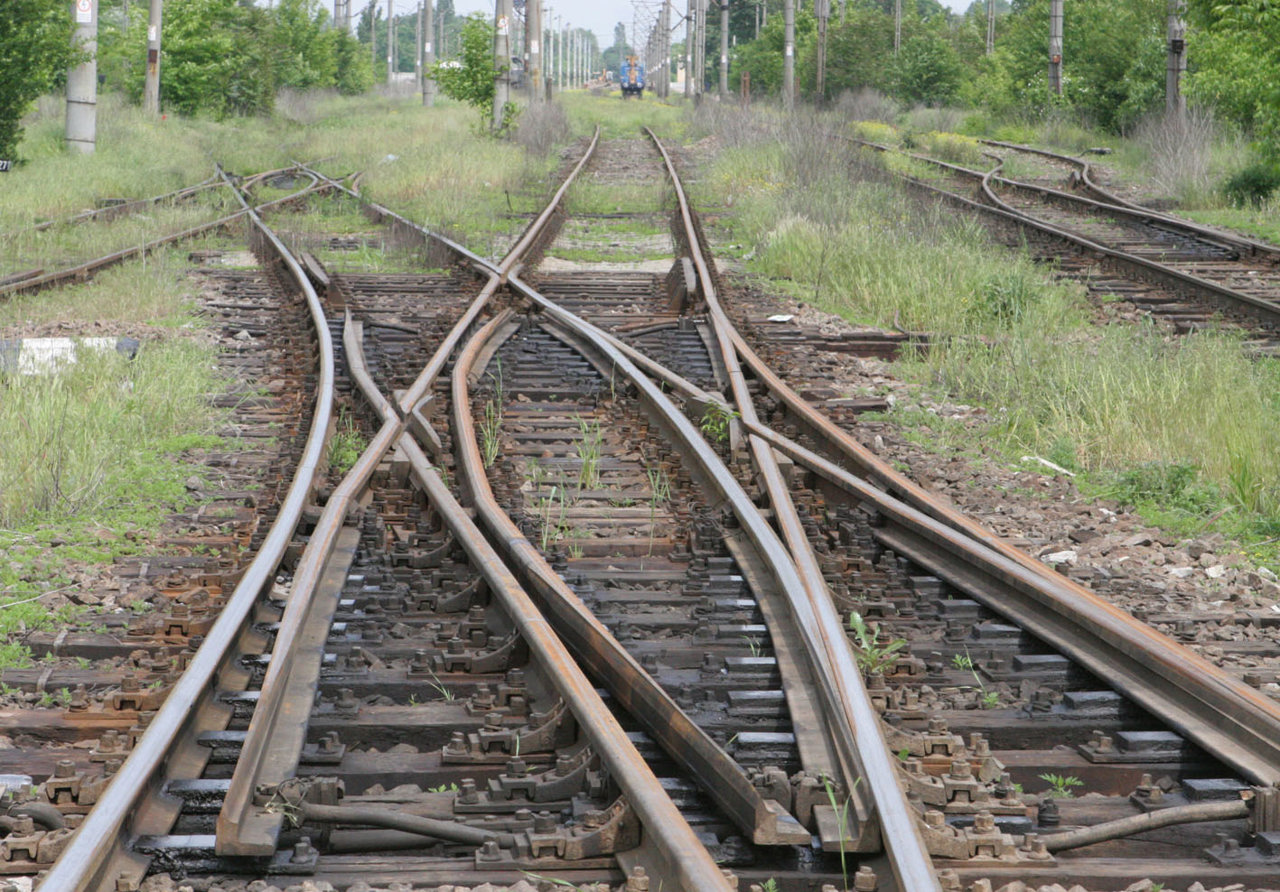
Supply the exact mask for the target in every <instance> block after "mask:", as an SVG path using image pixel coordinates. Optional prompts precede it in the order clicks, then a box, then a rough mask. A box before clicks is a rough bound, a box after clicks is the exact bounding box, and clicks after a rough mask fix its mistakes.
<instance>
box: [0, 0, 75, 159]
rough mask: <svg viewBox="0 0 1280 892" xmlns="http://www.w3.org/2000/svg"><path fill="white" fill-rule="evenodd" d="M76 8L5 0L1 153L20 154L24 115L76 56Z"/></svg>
mask: <svg viewBox="0 0 1280 892" xmlns="http://www.w3.org/2000/svg"><path fill="white" fill-rule="evenodd" d="M71 32H72V25H71V9H70V5H69V4H67V3H63V2H62V0H4V12H3V13H2V14H0V159H4V160H7V161H12V160H14V155H15V153H16V152H17V149H18V141H19V140H20V139H21V137H22V125H21V120H22V116H23V114H24V113H25V112H26V111H27V108H28V106H30V105H31V103H32V101H34V100H35V98H36V97H37V96H39V95H40V94H42V93H44V92H46V91H48V90H50V89H52V87H53V86H54V83H55V82H56V81H57V79H58V77H59V76H60V75H61V74H62V72H63V71H65V70H66V68H67V66H68V64H69V63H70V61H71V57H72V49H71Z"/></svg>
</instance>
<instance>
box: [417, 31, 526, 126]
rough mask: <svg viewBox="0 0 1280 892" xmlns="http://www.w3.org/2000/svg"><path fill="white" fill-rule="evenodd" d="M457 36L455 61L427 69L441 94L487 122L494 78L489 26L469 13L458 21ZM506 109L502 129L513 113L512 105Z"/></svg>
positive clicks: (509, 121)
mask: <svg viewBox="0 0 1280 892" xmlns="http://www.w3.org/2000/svg"><path fill="white" fill-rule="evenodd" d="M461 37H462V52H461V53H460V54H459V58H458V59H457V60H448V61H444V62H437V63H436V65H435V67H434V68H432V69H431V74H432V77H434V78H435V79H436V85H437V86H439V88H440V91H441V92H442V93H444V95H446V96H448V97H449V98H450V99H456V100H458V101H459V102H465V103H466V104H467V105H469V106H471V107H472V108H475V109H478V110H479V111H480V115H481V118H482V119H484V120H490V119H491V118H492V115H493V100H494V93H495V92H496V91H495V89H494V79H495V78H496V77H497V76H498V70H497V68H496V67H494V63H493V24H492V23H491V22H489V20H488V19H487V18H486V17H485V16H484V15H483V14H481V13H478V12H477V13H472V14H471V15H469V16H467V17H466V18H465V19H463V20H462V33H461ZM508 106H510V108H508V109H507V110H504V114H503V128H502V129H504V130H505V129H506V127H507V126H508V125H509V124H510V123H511V118H513V117H514V114H515V106H514V104H512V103H508Z"/></svg>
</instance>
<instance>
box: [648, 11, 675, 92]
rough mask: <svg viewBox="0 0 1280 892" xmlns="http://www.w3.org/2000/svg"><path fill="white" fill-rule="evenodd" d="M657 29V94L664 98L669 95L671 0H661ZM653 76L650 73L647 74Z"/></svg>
mask: <svg viewBox="0 0 1280 892" xmlns="http://www.w3.org/2000/svg"><path fill="white" fill-rule="evenodd" d="M658 30H659V31H661V32H662V35H661V41H662V50H661V51H660V53H659V55H660V56H661V57H662V64H661V66H659V67H661V68H662V76H661V77H659V78H658V95H659V96H661V97H662V98H663V99H666V98H667V97H668V96H670V95H671V0H662V12H660V13H659V14H658ZM649 76H650V77H652V76H653V74H652V73H650V75H649Z"/></svg>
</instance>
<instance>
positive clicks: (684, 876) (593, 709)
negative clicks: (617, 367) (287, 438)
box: [344, 314, 730, 892]
mask: <svg viewBox="0 0 1280 892" xmlns="http://www.w3.org/2000/svg"><path fill="white" fill-rule="evenodd" d="M504 318H505V316H504V315H503V314H500V315H499V316H497V317H495V321H500V320H502V319H504ZM349 330H350V329H349ZM344 343H345V344H346V355H347V360H348V363H349V365H350V367H351V370H352V377H353V378H355V380H356V382H357V384H358V385H359V387H360V390H361V392H362V393H363V394H364V396H365V398H366V399H367V400H368V401H369V402H370V403H372V404H373V405H374V406H376V407H377V409H378V412H379V414H381V415H382V417H383V419H384V421H385V422H386V423H387V424H391V423H393V422H396V421H397V420H398V415H400V414H404V413H407V412H408V411H410V410H411V409H412V406H413V403H414V401H413V400H412V398H411V397H409V396H406V398H405V399H403V400H402V401H401V403H400V405H399V406H392V405H391V404H390V403H389V402H388V401H387V400H386V398H385V397H383V396H382V395H381V394H380V393H379V392H378V390H377V387H376V386H375V385H374V383H373V381H372V379H371V378H370V377H369V375H368V373H367V371H366V370H365V366H364V360H363V350H362V348H361V345H360V342H359V339H358V338H357V337H355V336H354V335H351V334H349V335H348V336H347V337H344ZM459 368H461V360H460V362H459ZM457 374H459V375H462V374H463V373H462V372H461V371H459V372H458V373H457ZM398 444H399V446H400V448H401V449H402V450H403V452H404V454H405V455H406V456H407V458H408V459H409V463H410V473H411V474H412V475H413V477H414V478H415V479H416V480H417V481H418V482H419V483H420V484H421V485H422V488H423V490H424V492H426V494H427V497H428V499H429V500H430V502H431V504H432V506H433V507H434V508H435V510H436V511H437V512H438V513H439V515H440V516H441V518H442V519H443V520H444V522H445V523H446V525H448V527H449V528H450V529H451V530H452V531H453V533H454V535H455V536H456V537H457V540H458V542H459V543H460V544H461V546H462V548H463V549H464V550H465V551H466V552H467V554H468V556H469V557H470V558H471V560H472V562H473V563H474V565H475V566H476V567H477V568H478V569H479V570H480V573H481V574H482V575H483V576H484V578H485V580H486V581H487V582H488V583H489V591H490V593H491V594H492V595H493V596H494V597H495V598H496V599H497V600H498V601H499V602H500V603H501V604H502V605H503V607H504V608H505V609H506V611H507V614H508V615H509V616H510V617H511V619H512V621H513V622H514V623H515V625H516V627H517V628H518V630H519V632H520V635H521V637H522V639H523V640H524V642H525V643H526V644H527V645H528V647H529V650H530V651H531V652H532V653H533V654H534V655H535V656H536V657H537V658H538V659H539V660H540V661H541V662H542V664H543V665H545V666H547V667H548V668H550V669H552V670H554V671H553V672H550V673H549V675H550V676H551V679H550V680H551V683H552V684H553V685H554V686H555V688H556V690H557V692H559V694H560V695H561V696H562V697H563V698H564V699H565V701H566V702H567V703H569V704H570V706H571V708H572V709H573V711H574V714H575V715H576V716H577V717H578V721H579V725H580V727H581V728H582V730H583V733H584V734H586V736H587V738H588V739H589V740H590V741H591V744H592V746H593V748H594V749H595V751H596V753H597V754H598V755H599V756H600V758H601V759H602V760H603V761H604V763H605V764H606V765H608V767H609V770H610V773H611V775H612V776H613V777H614V778H615V779H616V780H617V782H618V785H619V786H620V787H621V788H622V790H623V792H624V793H626V795H627V799H628V801H629V802H630V803H631V806H632V807H633V808H634V809H635V810H636V813H637V814H639V815H640V816H641V818H642V820H643V822H644V826H645V838H644V843H643V844H642V849H643V850H644V851H643V853H642V854H641V855H640V856H638V857H637V858H636V859H635V860H638V861H641V862H642V863H643V864H644V866H645V867H646V870H647V872H648V874H649V877H650V884H651V885H653V884H654V883H658V884H662V885H663V886H664V888H671V889H673V890H686V892H700V890H704V889H705V890H715V889H724V890H728V889H729V888H730V887H729V885H728V882H727V880H725V878H724V875H723V874H722V873H721V871H720V869H719V868H718V867H717V866H716V863H715V861H714V859H712V858H711V856H710V854H709V853H708V852H707V849H706V847H705V846H703V845H702V843H701V842H700V841H699V840H698V837H697V835H696V834H695V833H694V831H693V829H692V828H691V827H690V826H689V824H688V822H687V821H686V820H685V819H684V817H683V815H681V814H680V812H679V811H678V810H677V809H676V808H675V805H674V804H673V803H672V801H671V799H670V797H669V796H667V794H666V792H665V791H664V790H663V789H662V786H661V784H660V782H659V781H658V779H657V777H656V776H655V775H654V774H653V770H652V769H651V768H650V767H649V765H648V763H647V762H645V760H644V758H643V757H642V756H641V755H640V753H639V752H638V751H637V750H636V748H635V746H634V744H632V742H631V740H630V738H628V737H627V734H626V732H625V731H624V730H623V728H622V726H621V725H620V724H618V720H617V719H616V718H615V717H614V715H613V713H612V712H611V711H610V710H609V708H608V706H606V705H605V703H604V701H603V700H602V699H601V698H600V695H599V694H598V693H597V692H596V689H595V687H594V686H593V685H592V684H591V682H590V681H589V680H588V679H587V677H586V675H585V674H584V673H583V671H582V669H581V667H580V666H579V665H578V664H577V663H576V662H575V661H574V659H573V657H572V656H571V655H570V653H569V651H568V649H567V648H566V647H565V645H564V643H563V642H562V641H561V640H560V638H559V637H557V635H556V633H555V632H554V631H553V630H552V627H551V625H550V624H549V623H548V621H547V619H546V618H545V617H544V616H543V614H542V613H541V612H540V611H539V610H538V608H537V606H536V605H535V603H534V601H533V599H532V598H531V597H530V596H529V594H528V593H526V591H525V590H524V589H523V588H522V587H521V585H520V583H519V582H518V581H517V579H516V577H515V576H514V575H513V573H512V572H511V570H510V569H508V567H507V565H506V564H505V563H503V561H502V559H501V558H500V557H499V556H498V553H497V552H496V551H495V550H494V548H493V546H491V545H490V544H489V542H488V540H487V539H485V537H484V534H483V533H481V531H480V529H479V528H478V527H477V526H476V523H475V521H473V520H472V519H471V517H470V516H469V514H468V513H467V511H466V510H465V509H464V508H463V507H462V506H461V505H460V504H459V503H458V501H457V500H456V499H455V498H454V497H453V494H452V493H451V492H450V491H449V488H448V487H447V486H446V485H445V484H444V481H443V480H441V478H440V475H439V473H438V472H437V471H436V469H435V468H434V467H433V466H432V465H431V463H430V462H429V461H428V460H427V457H426V455H425V454H424V453H423V451H422V449H421V447H420V446H419V445H418V443H417V441H416V440H415V439H414V438H413V437H412V436H409V435H407V434H405V435H402V436H401V437H400V438H399V440H398Z"/></svg>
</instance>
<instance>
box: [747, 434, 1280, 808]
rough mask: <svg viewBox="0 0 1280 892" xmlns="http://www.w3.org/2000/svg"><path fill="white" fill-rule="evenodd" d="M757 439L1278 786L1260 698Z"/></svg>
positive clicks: (1151, 635)
mask: <svg viewBox="0 0 1280 892" xmlns="http://www.w3.org/2000/svg"><path fill="white" fill-rule="evenodd" d="M755 432H756V433H757V434H758V435H759V436H761V437H763V438H765V439H767V440H768V441H769V442H770V443H771V444H772V445H774V446H776V447H777V448H779V449H782V450H783V451H785V452H787V453H788V454H790V455H791V456H793V457H794V458H795V459H796V460H797V461H800V462H801V463H803V464H805V465H806V466H807V467H809V468H811V469H812V470H814V471H815V472H817V473H819V474H821V475H822V476H823V477H825V478H826V479H828V480H829V481H831V482H832V483H835V484H836V485H838V486H841V487H843V488H845V489H847V490H848V491H849V492H851V493H854V494H855V495H857V496H858V498H859V499H861V500H863V501H864V502H866V503H867V504H869V505H872V506H874V508H875V510H876V511H877V512H879V513H880V514H881V515H882V517H883V519H885V520H886V521H888V522H889V523H891V524H892V526H891V527H887V528H881V529H878V530H877V533H876V535H877V537H879V538H880V539H881V540H882V541H884V542H885V543H886V544H888V545H890V546H891V547H893V548H894V549H895V550H901V553H903V554H907V555H909V556H911V557H912V558H913V559H914V560H917V561H918V562H919V563H921V564H922V565H925V566H928V567H930V568H932V569H933V570H934V572H936V573H937V574H938V575H939V576H941V577H943V578H945V579H947V580H948V581H949V582H951V583H952V584H953V585H956V586H957V587H959V588H962V589H963V590H965V591H966V592H968V593H969V594H970V596H971V597H973V598H975V599H976V600H979V601H982V602H984V603H986V604H988V605H989V606H990V607H991V608H992V609H993V610H996V611H998V612H1000V613H1003V614H1005V615H1007V616H1009V617H1011V618H1012V619H1013V620H1014V621H1015V622H1017V623H1018V624H1019V625H1022V626H1023V627H1024V628H1026V629H1028V630H1030V631H1032V632H1033V633H1034V634H1035V635H1037V636H1038V637H1040V638H1042V639H1043V640H1045V641H1046V642H1048V643H1049V644H1051V645H1052V646H1054V647H1055V648H1057V649H1059V650H1061V651H1062V652H1063V653H1065V654H1067V655H1069V656H1070V657H1071V658H1072V659H1074V660H1077V661H1078V662H1080V663H1081V664H1082V665H1084V666H1086V667H1088V668H1089V669H1090V670H1091V671H1092V672H1094V673H1095V674H1097V675H1098V676H1099V677H1100V678H1107V679H1108V680H1109V681H1110V682H1111V683H1112V684H1114V685H1115V686H1116V687H1117V688H1118V689H1119V690H1121V691H1123V692H1124V693H1125V694H1126V695H1127V696H1129V697H1131V698H1132V699H1133V700H1135V701H1136V702H1138V703H1140V704H1142V705H1143V706H1144V707H1145V708H1147V709H1148V710H1150V711H1151V712H1152V713H1153V714H1156V715H1159V716H1160V717H1161V718H1162V719H1163V720H1165V721H1167V722H1169V724H1170V725H1172V726H1173V727H1175V728H1177V729H1178V730H1179V731H1181V732H1182V733H1184V734H1186V735H1187V736H1188V737H1189V738H1191V739H1192V740H1195V741H1196V742H1197V743H1199V744H1200V745H1201V746H1203V747H1204V748H1205V749H1206V750H1207V751H1209V752H1211V753H1213V754H1214V755H1215V756H1217V757H1218V758H1221V759H1222V760H1223V761H1224V762H1226V763H1227V764H1229V765H1231V766H1232V767H1233V768H1234V769H1235V770H1237V771H1239V772H1241V773H1242V774H1243V775H1244V776H1246V777H1248V778H1250V779H1252V780H1254V781H1255V782H1258V783H1264V784H1274V783H1277V782H1280V709H1277V706H1276V704H1275V702H1274V701H1272V700H1270V699H1269V698H1268V697H1266V696H1265V695H1264V694H1262V693H1261V692H1259V691H1255V690H1254V689H1253V688H1251V687H1249V686H1248V685H1246V684H1244V682H1242V681H1240V680H1239V679H1236V678H1234V677H1233V676H1231V675H1229V674H1227V673H1226V672H1224V671H1223V670H1222V669H1220V668H1218V667H1217V666H1215V665H1213V664H1212V663H1209V662H1208V661H1207V660H1205V659H1204V658H1202V657H1200V656H1199V655H1198V654H1196V653H1194V652H1193V651H1191V650H1190V649H1188V648H1185V647H1183V646H1181V645H1179V644H1176V643H1175V642H1173V641H1172V640H1170V639H1169V638H1167V637H1166V636H1164V635H1162V634H1160V633H1159V632H1157V631H1156V630H1154V629H1152V628H1151V627H1150V626H1148V625H1147V624H1146V623H1144V622H1142V621H1140V620H1136V619H1134V618H1133V617H1132V616H1130V615H1129V614H1127V613H1125V612H1124V611H1122V610H1119V609H1118V608H1115V607H1113V606H1111V605H1110V604H1107V603H1105V602H1103V601H1102V600H1100V599H1099V598H1098V597H1097V596H1095V595H1094V594H1093V593H1092V592H1090V591H1089V590H1088V589H1085V588H1084V587H1082V586H1080V585H1078V584H1076V583H1074V582H1072V581H1071V580H1069V579H1066V578H1064V577H1062V576H1061V575H1059V574H1056V573H1053V572H1052V571H1051V570H1049V569H1048V568H1046V567H1044V565H1042V564H1040V562H1039V561H1034V560H1033V559H1031V558H1030V557H1029V556H1026V555H1024V554H1022V553H1021V552H1018V551H1017V549H1013V548H1011V547H1010V546H1008V545H1007V544H1005V543H1001V542H998V541H996V540H995V537H993V536H991V535H990V534H989V533H988V534H986V537H984V538H987V539H988V540H989V541H986V542H979V541H976V539H975V537H974V536H972V535H970V534H969V531H968V530H967V529H964V528H963V525H960V524H948V523H947V522H945V520H943V518H945V517H946V516H947V514H948V513H949V511H950V509H948V508H947V507H946V506H943V505H941V504H939V503H936V502H935V503H933V504H931V505H930V507H931V508H932V510H931V511H929V512H928V513H926V512H925V511H923V510H920V509H918V508H916V507H913V506H911V505H909V504H907V503H906V502H905V501H903V500H900V499H898V498H895V497H893V496H891V495H888V494H886V493H884V492H882V491H881V490H879V489H877V488H876V487H874V486H872V485H871V484H869V483H867V482H866V481H865V480H863V479H860V478H859V477H857V476H856V475H854V474H851V473H850V472H848V471H846V470H844V469H843V468H840V467H839V466H838V465H836V464H835V463H833V462H831V461H828V460H826V459H824V458H822V457H821V456H819V455H817V454H815V453H813V452H811V451H810V450H807V449H805V448H804V447H802V446H799V445H798V444H796V443H794V442H792V441H790V440H789V439H787V438H785V437H782V436H781V435H779V434H776V433H774V432H773V431H770V430H768V429H767V428H763V427H758V426H757V427H756V429H755ZM931 501H932V500H931ZM930 515H941V517H938V516H930ZM952 519H953V520H956V519H959V518H952ZM1019 558H1021V559H1019Z"/></svg>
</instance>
